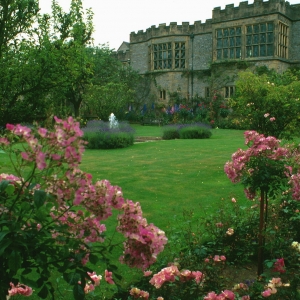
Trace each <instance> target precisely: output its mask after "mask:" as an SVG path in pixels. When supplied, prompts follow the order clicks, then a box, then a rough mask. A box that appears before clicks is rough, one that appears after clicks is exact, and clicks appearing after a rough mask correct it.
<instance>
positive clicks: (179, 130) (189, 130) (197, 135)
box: [162, 123, 212, 140]
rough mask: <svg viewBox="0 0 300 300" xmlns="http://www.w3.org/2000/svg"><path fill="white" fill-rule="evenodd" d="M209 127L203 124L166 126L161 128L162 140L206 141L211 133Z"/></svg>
mask: <svg viewBox="0 0 300 300" xmlns="http://www.w3.org/2000/svg"><path fill="white" fill-rule="evenodd" d="M210 129H211V126H210V125H207V124H203V123H195V124H179V125H167V126H164V127H163V136H162V138H163V139H164V140H171V139H179V138H180V139H207V138H210V137H211V135H212V133H211V131H210Z"/></svg>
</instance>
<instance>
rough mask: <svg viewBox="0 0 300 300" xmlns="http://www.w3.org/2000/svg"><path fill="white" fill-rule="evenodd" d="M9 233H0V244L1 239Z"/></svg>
mask: <svg viewBox="0 0 300 300" xmlns="http://www.w3.org/2000/svg"><path fill="white" fill-rule="evenodd" d="M9 232H10V231H7V230H6V231H1V232H0V242H1V241H2V240H3V238H4V237H5V236H6V235H7V234H8V233H9Z"/></svg>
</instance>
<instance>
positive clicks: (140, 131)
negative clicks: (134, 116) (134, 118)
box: [131, 124, 162, 137]
mask: <svg viewBox="0 0 300 300" xmlns="http://www.w3.org/2000/svg"><path fill="white" fill-rule="evenodd" d="M131 126H132V127H133V128H134V129H135V136H155V137H161V136H162V127H161V126H154V125H153V126H147V125H144V126H142V125H138V124H131Z"/></svg>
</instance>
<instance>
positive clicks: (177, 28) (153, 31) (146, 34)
mask: <svg viewBox="0 0 300 300" xmlns="http://www.w3.org/2000/svg"><path fill="white" fill-rule="evenodd" d="M211 30H212V20H211V19H209V20H206V22H205V23H202V22H201V21H195V22H194V24H193V25H190V23H189V22H182V24H181V25H178V24H177V22H171V23H170V24H169V25H166V23H162V24H159V25H158V27H156V26H155V25H152V26H151V27H150V28H148V29H146V31H143V30H139V31H138V32H137V33H135V32H131V33H130V43H135V42H143V41H146V40H148V39H151V38H154V37H161V36H171V35H188V34H192V33H193V34H203V33H208V32H211Z"/></svg>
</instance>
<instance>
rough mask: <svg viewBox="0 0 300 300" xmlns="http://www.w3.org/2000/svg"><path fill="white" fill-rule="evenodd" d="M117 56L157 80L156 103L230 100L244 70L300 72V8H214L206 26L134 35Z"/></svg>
mask: <svg viewBox="0 0 300 300" xmlns="http://www.w3.org/2000/svg"><path fill="white" fill-rule="evenodd" d="M199 3H200V1H199ZM201 3H202V2H201ZM201 5H203V4H199V9H200V8H201ZM206 5H207V4H206ZM116 55H117V57H118V59H119V60H121V61H122V62H123V63H124V64H130V65H131V67H132V68H133V69H135V70H137V71H138V72H139V73H140V74H141V75H143V76H149V77H151V78H152V79H154V80H152V84H151V92H152V94H154V95H156V96H155V97H156V100H161V101H164V102H168V100H170V95H171V94H172V93H179V94H180V95H181V97H184V98H187V99H190V98H191V97H196V96H199V97H210V96H211V94H212V91H213V89H214V90H218V91H219V92H220V93H222V94H223V96H224V97H225V98H229V97H230V96H231V95H232V94H233V93H234V89H235V86H234V82H235V79H236V75H237V73H238V72H239V71H240V70H245V69H247V68H252V69H253V68H256V67H264V66H266V67H268V68H269V69H275V70H277V71H278V72H283V71H285V70H286V69H287V68H290V67H300V3H299V4H294V5H291V4H290V3H289V2H288V1H285V0H269V1H265V2H264V1H263V0H254V3H253V4H248V1H243V2H240V4H239V6H238V7H234V4H228V5H226V7H225V9H221V8H220V7H216V8H214V9H213V11H212V18H211V19H208V20H206V22H205V23H202V22H201V21H195V22H194V24H192V25H191V24H189V22H183V23H182V24H181V25H178V24H177V23H176V22H171V23H170V24H169V25H166V24H159V25H158V26H151V27H150V28H148V29H147V30H146V31H142V30H140V31H138V32H137V33H136V32H132V33H131V34H130V42H129V43H127V42H123V43H122V45H121V46H120V47H119V49H118V51H117V53H116Z"/></svg>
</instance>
